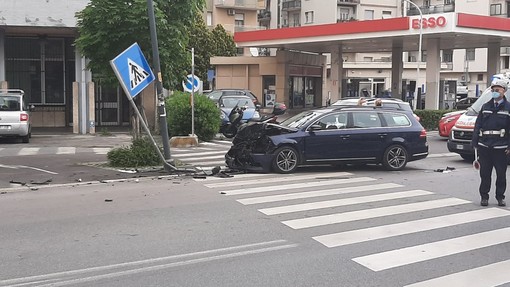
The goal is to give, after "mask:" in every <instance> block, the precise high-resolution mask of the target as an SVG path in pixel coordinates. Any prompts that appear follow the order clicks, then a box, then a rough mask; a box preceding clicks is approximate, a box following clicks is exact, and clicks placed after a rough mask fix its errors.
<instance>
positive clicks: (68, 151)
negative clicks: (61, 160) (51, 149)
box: [57, 147, 76, 154]
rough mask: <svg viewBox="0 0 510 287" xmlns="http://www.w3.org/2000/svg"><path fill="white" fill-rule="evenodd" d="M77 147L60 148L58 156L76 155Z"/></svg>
mask: <svg viewBox="0 0 510 287" xmlns="http://www.w3.org/2000/svg"><path fill="white" fill-rule="evenodd" d="M75 153H76V148H75V147H59V148H57V154H75Z"/></svg>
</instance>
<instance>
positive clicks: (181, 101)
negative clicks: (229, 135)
mask: <svg viewBox="0 0 510 287" xmlns="http://www.w3.org/2000/svg"><path fill="white" fill-rule="evenodd" d="M165 106H166V113H167V121H168V129H169V135H170V136H171V137H173V136H188V135H189V134H191V102H190V94H189V93H184V92H177V91H176V92H174V93H173V95H172V96H170V97H168V98H167V99H166V102H165ZM194 107H195V112H194V115H195V135H197V137H198V139H199V140H201V141H210V140H212V139H213V138H214V136H215V135H216V134H217V133H218V131H219V130H220V124H221V120H220V110H219V109H218V107H217V106H216V104H215V103H214V102H213V101H211V100H209V99H208V98H207V97H206V96H204V95H201V94H195V104H194Z"/></svg>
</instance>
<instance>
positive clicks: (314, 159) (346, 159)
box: [225, 107, 428, 173]
mask: <svg viewBox="0 0 510 287" xmlns="http://www.w3.org/2000/svg"><path fill="white" fill-rule="evenodd" d="M427 155H428V143H427V133H426V131H425V129H424V128H423V127H422V125H421V124H420V123H419V122H418V121H417V120H416V119H415V117H414V116H413V113H412V112H410V111H406V110H401V109H394V108H387V107H386V108H385V107H341V108H335V107H328V108H322V109H315V110H308V111H304V112H302V113H300V114H297V115H295V116H293V117H291V118H288V119H287V120H285V121H283V122H281V123H280V124H279V125H277V124H270V123H257V122H255V123H248V124H246V125H244V126H242V127H241V128H240V129H239V131H238V133H237V135H236V136H235V138H234V140H233V145H232V147H231V149H230V150H229V151H228V153H227V154H226V155H225V160H226V163H227V166H228V167H230V168H231V169H238V170H248V171H261V172H269V171H271V170H272V171H275V172H278V173H291V172H294V171H295V170H296V168H297V167H298V166H300V165H312V164H346V163H375V164H382V165H383V166H384V167H385V168H386V169H388V170H402V169H403V168H404V167H405V166H406V164H407V162H409V161H413V160H418V159H422V158H425V157H427Z"/></svg>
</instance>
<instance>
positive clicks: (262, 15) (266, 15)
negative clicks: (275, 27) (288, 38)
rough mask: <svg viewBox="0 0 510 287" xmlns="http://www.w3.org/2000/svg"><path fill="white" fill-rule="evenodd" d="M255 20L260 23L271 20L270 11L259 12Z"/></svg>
mask: <svg viewBox="0 0 510 287" xmlns="http://www.w3.org/2000/svg"><path fill="white" fill-rule="evenodd" d="M257 20H259V21H260V22H265V21H269V20H271V11H269V10H261V11H259V13H258V14H257Z"/></svg>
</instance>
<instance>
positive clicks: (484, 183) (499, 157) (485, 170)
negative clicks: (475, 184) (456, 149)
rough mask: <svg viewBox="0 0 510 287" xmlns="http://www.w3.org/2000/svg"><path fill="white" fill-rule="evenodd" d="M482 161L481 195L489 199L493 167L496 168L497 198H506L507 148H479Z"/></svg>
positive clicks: (480, 160)
mask: <svg viewBox="0 0 510 287" xmlns="http://www.w3.org/2000/svg"><path fill="white" fill-rule="evenodd" d="M478 157H479V162H480V178H481V182H480V196H481V198H482V199H489V191H490V189H491V181H492V179H491V175H492V168H494V169H495V170H496V199H505V190H506V168H507V157H506V154H505V149H492V148H484V147H479V148H478Z"/></svg>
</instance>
